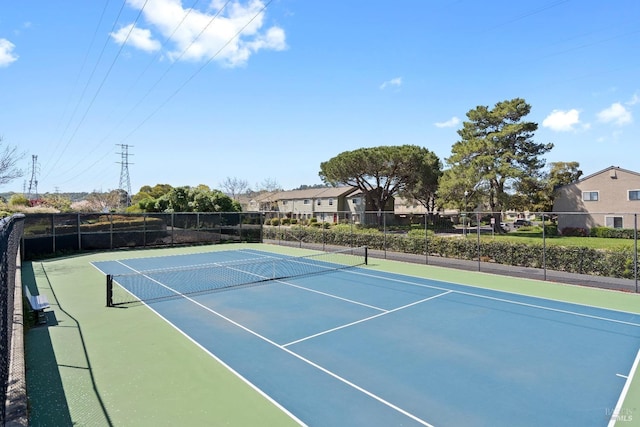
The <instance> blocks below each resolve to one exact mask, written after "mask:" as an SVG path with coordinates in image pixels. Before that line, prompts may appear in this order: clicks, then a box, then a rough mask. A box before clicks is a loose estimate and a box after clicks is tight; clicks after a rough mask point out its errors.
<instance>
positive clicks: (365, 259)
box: [364, 246, 369, 265]
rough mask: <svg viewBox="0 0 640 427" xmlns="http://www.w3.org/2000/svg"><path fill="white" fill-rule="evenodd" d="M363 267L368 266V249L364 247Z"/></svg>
mask: <svg viewBox="0 0 640 427" xmlns="http://www.w3.org/2000/svg"><path fill="white" fill-rule="evenodd" d="M364 265H369V247H368V246H365V247H364Z"/></svg>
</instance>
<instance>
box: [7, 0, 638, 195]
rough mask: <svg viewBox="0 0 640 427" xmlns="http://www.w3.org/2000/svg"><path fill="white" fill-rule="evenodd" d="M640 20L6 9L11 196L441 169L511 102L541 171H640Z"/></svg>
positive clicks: (556, 4)
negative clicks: (533, 127) (541, 147)
mask: <svg viewBox="0 0 640 427" xmlns="http://www.w3.org/2000/svg"><path fill="white" fill-rule="evenodd" d="M639 16H640V2H638V1H637V0H614V1H610V2H603V1H601V0H526V1H512V0H508V1H507V0H489V1H483V2H478V1H475V0H397V1H395V2H382V1H371V0H340V1H338V0H325V1H322V2H318V1H308V0H271V1H269V0H237V1H233V0H231V1H224V0H213V1H211V0H182V1H180V0H92V1H72V0H56V1H42V0H21V1H4V2H1V3H0V94H1V98H0V99H1V101H2V108H0V137H1V138H2V147H0V148H3V149H4V148H5V147H17V149H18V151H19V152H20V153H22V154H23V157H22V158H21V159H20V160H19V162H18V166H19V167H20V168H21V169H23V170H24V176H23V177H22V178H19V179H16V180H14V181H11V182H10V183H8V184H5V185H2V186H0V192H10V191H13V192H28V190H29V188H31V190H32V192H33V191H34V190H35V189H36V185H35V182H36V181H37V190H38V193H40V194H44V193H54V192H61V193H66V192H83V191H87V192H91V191H109V190H113V189H118V188H120V187H123V188H124V189H127V188H126V187H127V184H128V185H130V186H131V191H132V193H133V194H135V193H137V192H138V191H139V189H140V187H142V186H144V185H150V186H153V185H156V184H170V185H172V186H174V187H176V186H183V185H187V186H197V185H200V184H204V185H208V186H209V187H210V188H212V189H222V183H223V182H224V181H225V180H226V179H229V178H235V179H238V180H243V181H246V183H247V184H248V186H249V188H250V189H253V190H258V189H260V188H261V187H263V186H264V185H265V184H274V183H275V184H277V185H278V186H279V187H281V188H282V189H285V190H288V189H294V188H297V187H299V186H300V185H314V184H320V183H321V182H322V181H321V179H320V177H319V175H318V172H319V171H320V164H321V163H322V162H324V161H327V160H329V159H331V158H333V157H334V156H336V155H338V154H340V153H342V152H344V151H351V150H355V149H358V148H362V147H375V146H381V145H403V144H413V145H419V146H423V147H426V148H427V149H429V150H430V151H432V152H434V153H435V154H436V155H437V156H438V157H439V158H440V159H441V160H442V162H443V164H444V165H445V166H446V159H447V158H448V157H449V156H450V155H451V147H452V145H453V144H454V143H455V142H457V141H458V140H459V135H458V133H457V131H458V130H460V129H461V128H462V123H463V122H464V121H465V120H467V117H466V114H467V112H468V111H470V110H472V109H474V108H476V107H477V106H487V107H489V108H492V107H493V106H495V104H496V103H498V102H501V101H504V100H510V99H514V98H523V99H525V101H526V102H527V103H529V104H530V105H531V113H530V114H529V115H528V116H526V117H525V120H527V121H533V122H536V123H538V125H539V128H538V130H537V131H536V133H535V135H534V137H533V140H534V141H535V142H538V143H549V142H550V143H553V144H554V148H553V149H552V150H551V151H550V152H548V153H546V154H545V156H544V158H545V159H546V161H547V163H549V162H570V161H576V162H579V164H580V169H581V170H582V171H583V172H584V174H585V175H590V174H592V173H595V172H598V171H600V170H602V169H605V168H607V167H609V166H619V167H621V168H624V169H629V170H633V171H636V172H640V156H639V155H638V144H639V142H640V141H639V138H638V135H639V134H640V133H639V132H638V131H639V130H640V127H639V125H638V115H639V114H640V78H639V76H640V54H639V53H640V49H639V48H640V20H639V19H638V17H639ZM124 153H127V155H125V154H124ZM34 156H37V157H34ZM34 159H35V160H36V161H35V162H34ZM123 164H126V166H127V167H123ZM126 171H128V182H127V179H126V178H127V175H126V173H124V172H126ZM121 183H122V184H123V185H122V186H121Z"/></svg>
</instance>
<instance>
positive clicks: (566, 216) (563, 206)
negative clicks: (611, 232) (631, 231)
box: [553, 166, 640, 231]
mask: <svg viewBox="0 0 640 427" xmlns="http://www.w3.org/2000/svg"><path fill="white" fill-rule="evenodd" d="M553 212H554V213H557V215H558V230H560V231H562V229H564V228H566V227H576V228H583V229H585V230H589V229H590V228H592V227H597V226H602V227H612V228H634V226H635V223H636V221H637V217H638V214H640V173H637V172H633V171H630V170H626V169H622V168H620V167H617V166H610V167H608V168H606V169H603V170H601V171H599V172H596V173H594V174H591V175H589V176H586V177H584V178H582V179H580V180H578V181H576V182H574V183H571V184H567V185H563V186H562V187H559V188H558V189H557V194H556V197H555V200H554V204H553Z"/></svg>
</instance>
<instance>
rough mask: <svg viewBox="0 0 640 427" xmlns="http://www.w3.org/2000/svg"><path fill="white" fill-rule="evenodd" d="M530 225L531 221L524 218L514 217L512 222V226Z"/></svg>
mask: <svg viewBox="0 0 640 427" xmlns="http://www.w3.org/2000/svg"><path fill="white" fill-rule="evenodd" d="M531 225H532V224H531V221H528V220H526V219H516V220H515V221H514V222H513V227H514V228H520V227H530V226H531Z"/></svg>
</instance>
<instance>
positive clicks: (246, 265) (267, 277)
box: [107, 246, 367, 307]
mask: <svg viewBox="0 0 640 427" xmlns="http://www.w3.org/2000/svg"><path fill="white" fill-rule="evenodd" d="M363 264H367V248H366V247H364V246H363V247H358V248H349V249H344V250H339V251H335V252H322V253H318V254H313V255H306V256H301V257H283V256H279V255H275V254H274V255H269V256H265V257H263V258H260V259H252V260H242V261H227V262H219V263H211V264H205V265H198V266H191V267H177V268H165V269H156V270H146V271H136V272H132V273H125V274H108V275H107V306H109V307H113V306H117V305H122V304H130V303H134V302H140V301H145V302H146V301H153V300H159V299H166V298H173V297H179V296H182V295H193V294H198V293H205V292H211V291H216V290H221V289H227V288H233V287H238V286H244V285H251V284H256V283H260V282H267V281H273V280H282V279H287V278H292V277H298V276H306V275H311V274H318V273H323V272H329V271H335V270H340V269H344V268H349V267H356V266H358V265H363ZM115 285H119V286H115Z"/></svg>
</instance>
